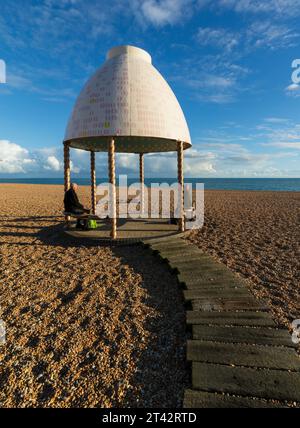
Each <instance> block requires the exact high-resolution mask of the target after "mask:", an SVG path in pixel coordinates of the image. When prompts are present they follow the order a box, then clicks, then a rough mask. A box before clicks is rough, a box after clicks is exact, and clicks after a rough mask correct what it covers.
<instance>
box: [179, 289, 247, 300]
mask: <svg viewBox="0 0 300 428" xmlns="http://www.w3.org/2000/svg"><path fill="white" fill-rule="evenodd" d="M183 294H184V298H185V300H195V299H202V298H211V297H212V298H215V297H220V298H224V297H226V298H228V299H229V298H233V299H234V298H236V297H241V296H243V297H250V298H251V297H252V296H251V294H250V292H249V291H248V290H246V289H244V288H240V289H235V288H233V287H232V288H223V289H221V290H220V289H216V288H207V289H202V288H194V289H193V290H184V292H183Z"/></svg>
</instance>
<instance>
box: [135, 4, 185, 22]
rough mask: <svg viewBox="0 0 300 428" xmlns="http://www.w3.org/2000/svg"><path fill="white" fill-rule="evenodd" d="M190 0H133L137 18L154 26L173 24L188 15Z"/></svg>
mask: <svg viewBox="0 0 300 428" xmlns="http://www.w3.org/2000/svg"><path fill="white" fill-rule="evenodd" d="M192 3H193V1H192V0H160V1H159V0H143V1H135V2H134V3H133V8H136V9H138V14H139V15H138V16H139V19H140V20H141V19H143V20H145V21H146V22H149V23H150V24H153V25H155V26H163V25H167V24H171V25H172V24H175V23H177V22H180V21H182V20H184V19H185V18H186V17H187V16H190V14H191V11H192Z"/></svg>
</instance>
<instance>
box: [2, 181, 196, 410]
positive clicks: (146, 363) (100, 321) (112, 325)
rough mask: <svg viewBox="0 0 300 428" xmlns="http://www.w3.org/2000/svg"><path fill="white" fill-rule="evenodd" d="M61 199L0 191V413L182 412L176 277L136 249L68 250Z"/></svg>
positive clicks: (33, 189)
mask: <svg viewBox="0 0 300 428" xmlns="http://www.w3.org/2000/svg"><path fill="white" fill-rule="evenodd" d="M62 195H63V189H62V187H61V186H40V185H4V184H1V185H0V206H1V211H0V259H1V260H0V261H1V263H0V305H1V313H0V317H1V318H2V319H3V320H4V321H5V323H6V329H7V341H6V344H5V345H3V346H0V406H2V407H180V406H181V405H182V399H183V392H184V388H185V385H187V384H188V378H189V373H188V370H187V367H186V364H185V345H186V332H185V311H184V307H183V298H182V294H181V291H180V290H179V288H178V285H177V282H176V279H175V277H174V276H172V275H171V274H170V273H169V272H168V270H167V269H166V267H165V265H163V264H159V263H158V262H157V260H156V259H155V258H153V257H152V256H151V255H149V254H148V253H147V251H146V250H143V249H141V248H139V247H115V248H111V247H108V246H107V247H105V246H101V247H100V246H95V245H92V246H91V245H87V244H78V243H76V242H74V241H66V239H65V238H63V237H62V236H61V235H60V230H61V225H59V221H61V219H59V218H58V217H57V216H58V215H60V214H61V212H62V205H61V202H62ZM88 196H89V189H88V188H81V189H80V197H81V199H82V200H83V202H84V203H85V204H86V205H88V203H89V202H88Z"/></svg>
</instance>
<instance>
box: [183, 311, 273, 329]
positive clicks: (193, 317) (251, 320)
mask: <svg viewBox="0 0 300 428" xmlns="http://www.w3.org/2000/svg"><path fill="white" fill-rule="evenodd" d="M186 322H187V324H190V325H191V324H193V325H195V326H196V325H220V326H226V325H228V326H252V327H275V323H274V321H273V320H272V318H271V316H270V315H269V314H268V313H266V312H205V311H187V313H186Z"/></svg>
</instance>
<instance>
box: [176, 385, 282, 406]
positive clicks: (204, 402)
mask: <svg viewBox="0 0 300 428" xmlns="http://www.w3.org/2000/svg"><path fill="white" fill-rule="evenodd" d="M285 407H286V406H284V404H282V403H280V402H277V403H275V402H272V401H268V400H261V399H254V398H250V397H234V396H232V395H225V394H216V393H211V392H203V391H193V390H191V389H187V390H186V391H185V394H184V401H183V408H185V409H201V408H206V409H234V408H239V409H247V408H249V409H256V408H257V409H259V408H285Z"/></svg>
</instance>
